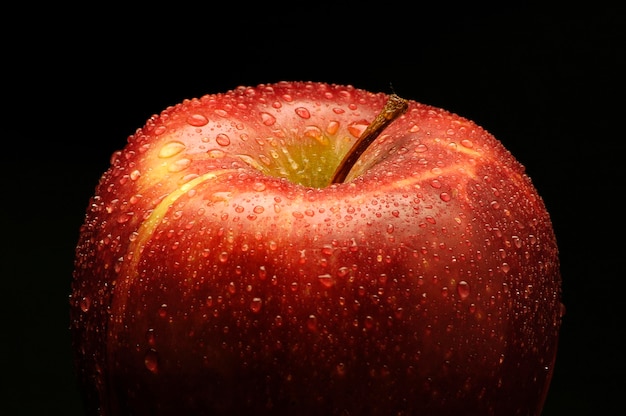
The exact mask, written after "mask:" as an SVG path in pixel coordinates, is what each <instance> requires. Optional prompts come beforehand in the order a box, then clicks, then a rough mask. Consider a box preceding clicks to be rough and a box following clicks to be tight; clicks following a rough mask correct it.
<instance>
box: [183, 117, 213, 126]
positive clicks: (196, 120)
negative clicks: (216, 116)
mask: <svg viewBox="0 0 626 416" xmlns="http://www.w3.org/2000/svg"><path fill="white" fill-rule="evenodd" d="M208 122H209V119H208V118H206V117H205V116H203V115H202V114H192V115H190V116H189V117H187V123H188V124H190V125H192V126H194V127H202V126H204V125H206V124H207V123H208Z"/></svg>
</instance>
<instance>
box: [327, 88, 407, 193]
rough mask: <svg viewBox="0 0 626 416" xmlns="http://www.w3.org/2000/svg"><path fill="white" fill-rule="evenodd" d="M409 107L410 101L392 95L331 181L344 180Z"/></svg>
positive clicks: (345, 157)
mask: <svg viewBox="0 0 626 416" xmlns="http://www.w3.org/2000/svg"><path fill="white" fill-rule="evenodd" d="M408 108H409V102H408V101H407V100H405V99H404V98H401V97H400V96H398V95H396V94H392V95H390V96H389V99H388V100H387V102H386V103H385V106H384V107H383V109H382V110H381V112H380V113H379V114H378V115H377V116H376V118H374V121H372V122H371V123H370V125H369V126H367V128H366V129H365V131H363V133H362V134H361V136H360V137H359V138H358V139H357V141H356V142H355V143H354V145H353V146H352V148H351V149H350V151H349V152H348V153H347V154H346V155H345V156H344V158H343V160H342V161H341V163H340V164H339V166H338V167H337V170H335V173H334V175H333V178H332V180H331V182H330V183H331V184H333V183H342V182H344V181H345V180H346V177H347V176H348V173H350V171H351V170H352V167H353V166H354V164H355V163H356V162H357V161H358V160H359V158H360V157H361V155H362V154H363V152H365V150H366V149H367V148H368V147H369V146H370V145H371V144H372V143H373V142H374V140H375V139H376V138H377V137H378V136H379V135H380V133H382V132H383V130H385V129H386V128H387V126H388V125H389V124H391V122H392V121H394V120H395V119H397V118H398V117H400V116H401V115H402V114H404V113H405V112H406V110H407V109H408Z"/></svg>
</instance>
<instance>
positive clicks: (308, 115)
mask: <svg viewBox="0 0 626 416" xmlns="http://www.w3.org/2000/svg"><path fill="white" fill-rule="evenodd" d="M295 112H296V114H297V115H299V116H300V117H302V118H307V119H308V118H311V113H310V112H309V110H308V109H306V108H304V107H298V108H296V109H295Z"/></svg>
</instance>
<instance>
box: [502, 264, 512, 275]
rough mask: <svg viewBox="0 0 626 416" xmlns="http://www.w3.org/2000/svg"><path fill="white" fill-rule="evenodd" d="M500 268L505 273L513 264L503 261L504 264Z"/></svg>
mask: <svg viewBox="0 0 626 416" xmlns="http://www.w3.org/2000/svg"><path fill="white" fill-rule="evenodd" d="M500 269H501V270H502V271H503V272H504V273H508V272H509V270H511V266H509V264H508V263H502V266H500Z"/></svg>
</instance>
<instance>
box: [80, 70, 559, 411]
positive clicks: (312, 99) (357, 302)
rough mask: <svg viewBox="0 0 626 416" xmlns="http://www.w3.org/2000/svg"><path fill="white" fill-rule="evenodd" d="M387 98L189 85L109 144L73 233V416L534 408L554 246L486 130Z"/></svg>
mask: <svg viewBox="0 0 626 416" xmlns="http://www.w3.org/2000/svg"><path fill="white" fill-rule="evenodd" d="M387 98H388V96H387V95H385V94H383V93H371V92H367V91H364V90H361V89H358V88H354V87H352V86H340V85H331V84H324V83H315V82H280V83H275V84H267V85H259V86H257V87H239V88H236V89H234V90H232V91H229V92H227V93H223V94H213V95H206V96H204V97H202V98H199V99H193V100H186V101H184V102H182V103H180V104H178V105H176V106H172V107H169V108H167V109H165V110H164V111H163V112H162V113H161V114H160V115H158V116H157V115H155V116H153V117H151V118H150V119H149V120H148V121H147V123H146V124H145V126H144V127H143V128H141V129H139V130H137V131H136V132H135V133H134V134H133V135H132V136H130V137H129V139H128V143H127V145H126V146H125V147H124V149H123V150H121V151H118V152H115V154H114V155H113V156H112V159H111V166H110V168H109V169H108V170H107V171H106V172H105V173H104V175H103V176H102V178H101V180H100V182H99V184H98V185H97V188H96V190H95V195H94V196H93V197H92V199H91V201H90V204H89V206H88V209H87V212H86V218H85V222H84V225H83V226H82V228H81V230H80V237H79V241H78V245H77V248H76V260H75V271H74V275H73V283H72V293H71V295H70V308H71V311H70V314H71V316H70V318H71V323H70V329H71V332H72V337H73V344H74V347H75V351H76V363H77V365H76V367H77V372H78V377H79V380H80V383H81V386H82V388H83V390H84V397H85V402H86V406H87V411H88V413H89V414H102V415H118V414H133V415H142V414H150V415H156V414H196V415H197V414H206V415H226V414H228V415H234V414H237V415H239V414H247V415H257V416H258V415H296V414H297V415H303V416H304V415H324V416H329V415H351V416H354V415H417V414H420V415H422V414H428V415H459V414H480V415H507V416H510V415H524V416H526V415H539V414H540V412H541V409H542V406H543V402H544V400H545V397H546V394H547V391H548V387H549V384H550V379H551V375H552V372H553V368H554V362H555V356H556V351H557V341H558V333H559V328H560V323H561V316H562V311H563V307H562V304H561V276H560V271H559V259H558V248H557V243H556V239H555V235H554V232H553V229H552V224H551V220H550V217H549V214H548V212H547V210H546V207H545V205H544V203H543V201H542V199H541V197H540V196H539V195H538V193H537V190H536V189H535V188H534V186H533V184H532V182H531V180H530V179H529V178H528V176H527V175H526V174H525V172H524V168H523V166H522V165H521V164H520V163H519V162H518V161H517V160H516V159H514V157H513V156H512V155H511V154H510V153H509V152H508V151H507V150H506V149H505V148H504V147H503V145H502V144H501V143H500V142H499V141H497V140H496V139H495V138H494V137H493V136H492V135H491V134H490V133H488V132H487V131H486V130H484V129H482V128H481V127H479V126H478V125H476V124H475V123H473V122H472V121H470V120H467V119H465V118H462V117H460V116H458V115H456V114H452V113H449V112H447V111H445V110H442V109H439V108H434V107H431V106H427V105H424V104H420V103H417V102H414V101H410V102H409V109H408V111H407V112H406V113H405V114H404V115H402V116H400V117H399V118H398V119H397V120H395V121H394V122H393V123H391V125H389V126H388V127H387V129H386V130H385V131H384V132H383V134H381V135H380V136H379V137H378V138H377V139H376V141H375V142H374V143H373V144H372V145H371V146H370V147H369V148H368V149H367V150H366V152H365V153H364V154H363V155H362V157H361V159H360V160H359V162H357V164H356V165H355V167H354V169H353V170H352V172H351V175H350V176H349V177H348V179H347V180H346V182H344V183H340V184H334V185H328V180H329V177H330V175H332V170H333V168H334V166H336V165H337V164H338V163H339V161H340V159H341V157H342V156H343V155H344V154H345V153H346V152H348V150H349V149H350V146H351V144H352V143H354V142H355V140H356V138H357V137H358V136H359V135H360V133H361V132H362V131H363V130H364V128H365V127H366V126H367V125H368V124H369V123H370V122H371V121H372V120H373V119H374V117H375V116H376V115H377V114H378V113H379V112H380V111H381V109H382V107H383V106H384V104H385V102H386V100H387Z"/></svg>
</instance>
